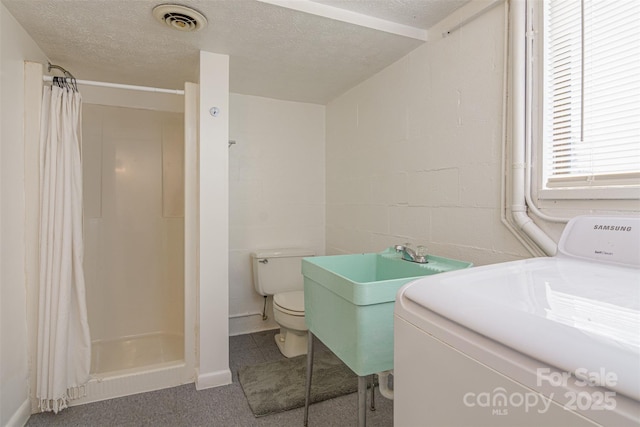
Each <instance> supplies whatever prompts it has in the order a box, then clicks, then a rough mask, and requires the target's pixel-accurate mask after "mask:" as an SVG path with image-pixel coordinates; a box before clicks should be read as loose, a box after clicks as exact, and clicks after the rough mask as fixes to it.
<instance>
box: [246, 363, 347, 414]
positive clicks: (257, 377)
mask: <svg viewBox="0 0 640 427" xmlns="http://www.w3.org/2000/svg"><path fill="white" fill-rule="evenodd" d="M306 369H307V356H306V355H304V356H297V357H293V358H291V359H285V360H277V361H274V362H265V363H261V364H259V365H254V366H245V367H243V368H240V369H239V370H238V379H239V380H240V385H241V386H242V390H243V391H244V394H245V396H246V397H247V401H248V402H249V406H250V407H251V411H252V412H253V415H255V416H256V417H262V416H264V415H269V414H275V413H277V412H282V411H288V410H289V409H294V408H299V407H301V406H304V393H305V384H306ZM356 391H358V377H357V376H356V374H354V373H353V372H352V371H351V370H350V369H349V368H348V367H347V366H346V365H345V364H344V363H342V361H341V360H340V359H338V358H337V357H336V356H335V355H333V354H332V353H329V352H324V351H316V352H315V353H314V355H313V378H312V380H311V403H315V402H320V401H323V400H327V399H332V398H334V397H338V396H342V395H344V394H348V393H354V392H356Z"/></svg>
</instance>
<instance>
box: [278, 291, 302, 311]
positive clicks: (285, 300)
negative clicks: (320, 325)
mask: <svg viewBox="0 0 640 427" xmlns="http://www.w3.org/2000/svg"><path fill="white" fill-rule="evenodd" d="M273 305H274V308H277V309H278V310H280V311H281V312H283V313H286V314H289V315H291V316H298V317H304V291H292V292H281V293H277V294H275V295H274V296H273Z"/></svg>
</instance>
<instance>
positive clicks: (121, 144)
mask: <svg viewBox="0 0 640 427" xmlns="http://www.w3.org/2000/svg"><path fill="white" fill-rule="evenodd" d="M183 122H184V120H183V115H182V114H180V113H170V112H162V111H152V110H142V109H133V108H121V107H110V106H101V105H94V104H84V106H83V144H82V145H83V165H84V202H85V204H84V219H85V223H84V229H85V262H84V265H85V278H86V287H87V308H88V315H89V325H90V328H91V337H92V340H94V341H95V340H112V339H119V338H123V337H130V336H136V335H145V334H151V333H158V332H162V333H170V334H178V335H181V334H182V333H183V330H184V279H183V277H184V209H183V206H184V190H183V189H184V167H183V164H184V140H183V135H184V131H183V127H184V124H183Z"/></svg>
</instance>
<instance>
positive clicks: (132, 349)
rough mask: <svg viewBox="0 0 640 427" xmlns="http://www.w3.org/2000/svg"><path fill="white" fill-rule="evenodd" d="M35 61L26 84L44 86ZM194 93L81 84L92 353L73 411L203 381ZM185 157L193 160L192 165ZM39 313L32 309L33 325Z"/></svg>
mask: <svg viewBox="0 0 640 427" xmlns="http://www.w3.org/2000/svg"><path fill="white" fill-rule="evenodd" d="M28 65H29V66H30V67H31V68H29V66H28V67H27V75H26V78H27V79H28V81H29V82H30V83H32V84H33V85H34V87H39V88H41V87H42V81H43V77H42V67H40V66H39V65H40V64H36V65H37V66H35V67H34V66H33V64H28ZM27 84H29V83H27ZM187 87H188V88H189V90H185V96H184V97H183V96H181V95H176V94H170V95H168V94H158V93H152V92H137V91H131V90H123V89H118V88H116V89H113V88H104V87H88V86H80V92H81V94H82V97H83V107H82V108H83V110H82V167H83V229H84V274H85V286H86V301H87V315H88V321H89V328H90V334H91V342H92V349H91V353H92V354H91V380H90V382H89V383H88V384H87V386H86V396H85V397H82V398H80V399H77V400H73V401H71V402H70V404H71V405H77V404H82V403H88V402H94V401H99V400H104V399H110V398H114V397H120V396H126V395H130V394H135V393H140V392H144V391H151V390H157V389H162V388H166V387H172V386H176V385H180V384H184V383H188V382H192V381H193V379H194V375H195V368H194V364H195V351H196V350H195V329H196V327H195V298H194V295H195V292H194V289H195V280H194V279H193V277H194V273H193V270H194V267H193V265H194V262H193V260H194V255H193V250H192V249H190V248H193V244H192V243H193V239H194V235H193V233H190V232H189V230H190V229H191V225H190V224H192V222H189V221H192V220H190V219H189V218H192V216H190V215H191V214H190V213H189V212H191V211H193V208H192V206H191V205H193V204H194V203H196V202H194V201H193V197H192V196H190V197H188V198H187V203H185V191H186V192H187V194H190V193H189V191H191V190H190V189H189V187H188V186H189V185H191V186H193V185H192V183H193V177H192V175H195V174H196V171H195V168H194V167H193V165H194V162H193V158H195V151H196V148H195V147H196V142H195V140H194V137H193V135H195V134H196V132H195V130H194V129H193V128H194V127H195V125H196V124H195V123H196V118H195V112H194V109H193V104H194V102H195V94H196V93H197V90H196V88H197V85H193V84H187ZM36 92H37V91H36V90H34V95H33V97H32V98H31V100H32V103H31V104H29V105H27V111H32V112H33V115H36V113H35V112H36V111H39V109H38V108H37V107H39V105H35V104H37V98H36V95H35V93H36ZM190 98H192V99H190ZM190 100H191V104H189V101H190ZM185 101H186V102H185ZM27 102H29V98H27ZM185 106H186V107H185ZM185 110H187V113H185ZM31 120H32V123H33V124H35V123H37V122H36V121H35V120H36V118H34V117H32V118H31ZM185 130H186V132H185ZM185 134H186V135H188V137H187V138H186V141H185ZM185 142H186V144H185ZM185 147H187V148H185ZM185 159H186V160H187V162H189V161H191V163H190V164H189V165H190V167H188V168H185ZM190 159H191V160H190ZM185 172H186V173H185ZM27 187H28V185H27ZM27 189H29V188H27ZM32 190H35V189H32ZM189 203H191V205H189ZM185 209H187V216H186V218H185ZM185 219H186V220H187V224H185ZM185 225H186V230H187V232H185ZM185 255H186V256H185ZM185 277H186V279H185ZM32 294H33V295H37V292H33V293H32ZM36 302H37V297H36ZM35 305H36V306H37V303H36V304H35ZM36 317H37V314H34V310H33V309H30V318H31V320H30V323H31V324H32V325H33V324H35V323H34V320H33V319H34V318H36ZM31 357H32V358H34V357H35V354H32V356H31ZM32 375H33V374H32ZM31 381H32V384H33V382H34V379H33V378H32V379H31Z"/></svg>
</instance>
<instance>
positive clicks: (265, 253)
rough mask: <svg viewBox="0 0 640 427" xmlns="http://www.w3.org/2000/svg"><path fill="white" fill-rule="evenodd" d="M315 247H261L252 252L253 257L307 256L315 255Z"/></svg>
mask: <svg viewBox="0 0 640 427" xmlns="http://www.w3.org/2000/svg"><path fill="white" fill-rule="evenodd" d="M315 254H316V253H315V251H314V250H313V249H305V248H285V249H260V250H257V251H255V252H251V258H285V257H306V256H314V255H315Z"/></svg>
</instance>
